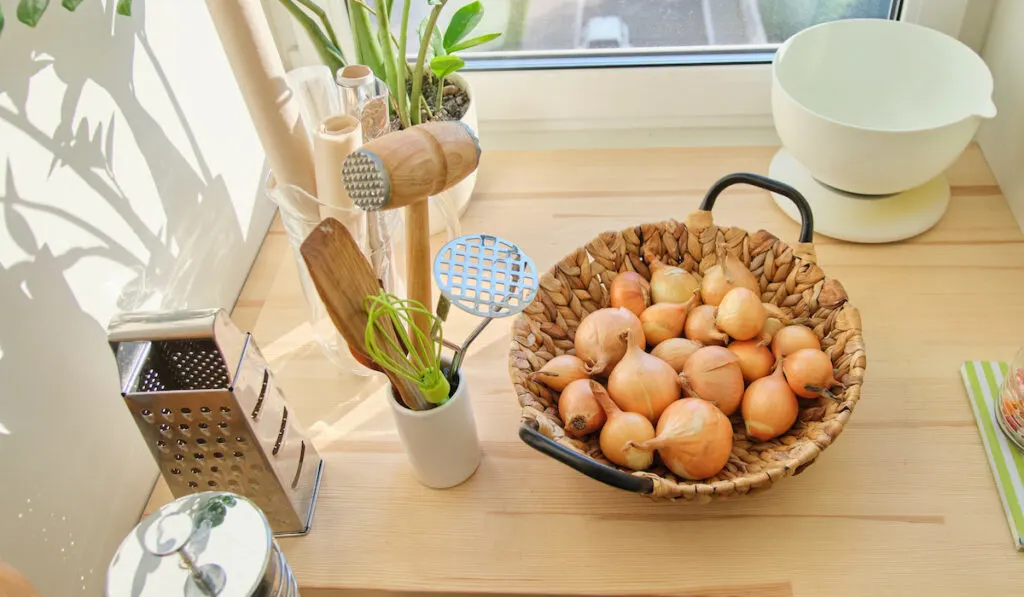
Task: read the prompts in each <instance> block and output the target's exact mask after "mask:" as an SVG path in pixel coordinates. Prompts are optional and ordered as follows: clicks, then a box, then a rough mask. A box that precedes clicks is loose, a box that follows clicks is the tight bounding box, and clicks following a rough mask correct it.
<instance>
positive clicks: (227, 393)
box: [107, 309, 323, 536]
mask: <svg viewBox="0 0 1024 597" xmlns="http://www.w3.org/2000/svg"><path fill="white" fill-rule="evenodd" d="M107 339H108V341H109V342H110V347H111V348H112V349H113V351H114V356H115V358H116V359H117V368H118V371H119V374H120V378H121V379H120V381H121V395H122V396H123V397H124V402H125V405H126V406H127V407H128V410H130V411H131V413H132V417H133V418H134V419H135V423H136V424H137V425H138V427H139V431H141V432H142V437H143V439H144V440H145V442H146V445H147V447H148V448H149V450H150V452H151V453H152V454H153V458H155V459H156V462H157V465H158V466H159V468H160V473H161V474H162V475H163V477H164V480H166V481H167V485H168V486H169V487H170V489H171V493H173V494H174V497H176V498H180V497H183V496H186V495H190V494H195V493H199V492H201V491H211V490H212V491H230V492H232V493H237V494H239V495H242V496H245V497H247V498H249V499H251V500H252V501H253V502H255V504H256V505H257V506H259V508H260V509H261V510H262V511H263V512H264V513H265V514H266V516H267V520H268V521H269V522H270V526H271V528H273V530H274V533H275V534H277V535H279V536H281V535H301V534H305V533H306V532H307V531H308V530H309V526H310V523H311V521H312V518H313V510H314V508H315V507H316V495H317V490H318V489H319V487H320V474H321V470H322V465H323V460H322V459H321V458H320V455H319V454H318V453H317V451H316V448H314V447H313V444H312V443H311V442H310V441H309V438H308V437H306V436H305V434H304V432H303V430H302V427H301V426H299V424H298V422H297V421H296V419H295V415H294V414H293V413H292V412H291V409H290V408H289V407H288V404H287V403H286V402H285V399H284V395H283V394H282V393H281V391H280V390H279V389H278V387H277V384H276V383H275V382H274V376H273V373H272V372H271V370H270V366H269V365H268V364H267V361H266V359H265V358H264V357H263V355H262V354H261V353H260V350H259V348H258V347H257V346H256V342H255V340H253V337H252V335H251V334H249V333H248V332H243V331H241V330H240V329H238V327H237V326H236V325H235V323H234V322H233V321H231V318H230V317H228V315H227V313H225V312H224V311H223V310H221V309H207V310H192V311H172V312H162V313H128V314H123V315H119V316H117V317H115V318H114V319H113V320H112V321H111V322H110V326H109V328H108V329H107Z"/></svg>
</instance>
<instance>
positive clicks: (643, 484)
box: [519, 420, 654, 493]
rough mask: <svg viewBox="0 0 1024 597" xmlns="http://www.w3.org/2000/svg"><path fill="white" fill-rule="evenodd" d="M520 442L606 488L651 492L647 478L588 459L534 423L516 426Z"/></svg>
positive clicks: (651, 487)
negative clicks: (550, 436) (551, 436)
mask: <svg viewBox="0 0 1024 597" xmlns="http://www.w3.org/2000/svg"><path fill="white" fill-rule="evenodd" d="M519 439H521V440H523V442H524V443H525V444H526V445H528V446H530V447H531V448H533V449H534V450H537V451H538V452H540V453H541V454H545V455H547V456H550V457H552V458H554V459H555V460H557V461H558V462H561V463H562V464H564V465H566V466H568V467H570V468H573V469H576V470H577V471H579V472H581V473H583V474H584V475H586V476H588V477H590V478H591V479H594V480H595V481H600V482H602V483H604V484H605V485H611V486H612V487H615V488H618V489H625V490H626V491H633V492H636V493H652V492H653V491H654V481H651V480H650V479H648V478H647V477H638V476H636V475H631V474H629V473H625V472H622V471H620V470H619V469H617V468H613V467H610V466H608V465H607V464H601V463H600V462H598V461H596V460H591V459H590V458H587V457H586V456H583V455H582V454H580V453H578V452H575V451H573V450H571V449H569V448H566V447H565V446H563V445H561V444H559V443H558V442H556V441H554V440H553V439H551V438H549V437H547V436H545V435H544V434H543V433H541V432H540V426H539V425H538V424H537V421H533V420H526V421H523V424H522V425H521V426H520V427H519Z"/></svg>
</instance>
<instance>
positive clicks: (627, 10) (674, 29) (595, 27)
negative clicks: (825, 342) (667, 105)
mask: <svg viewBox="0 0 1024 597" xmlns="http://www.w3.org/2000/svg"><path fill="white" fill-rule="evenodd" d="M468 2H469V0H451V1H450V2H449V3H448V5H449V8H448V9H446V10H445V14H444V16H450V15H451V14H452V13H454V12H455V9H457V8H459V7H460V6H463V5H465V4H467V3H468ZM400 3H401V0H399V2H396V8H395V9H393V10H392V18H393V19H394V20H395V21H396V22H397V20H398V19H400V15H401V12H400V11H399V10H397V5H400ZM484 5H485V7H486V13H485V16H484V19H483V21H482V22H481V23H480V26H479V30H480V31H501V32H502V35H501V37H499V38H497V39H496V40H494V41H492V42H489V43H487V44H483V45H481V46H477V47H475V48H472V49H471V50H468V51H467V54H470V53H477V54H478V55H480V56H481V57H482V56H486V55H488V54H492V55H493V54H495V53H531V54H536V53H544V52H550V53H554V54H559V55H564V54H566V53H576V54H579V55H580V56H581V57H585V56H586V53H587V52H592V53H599V52H602V51H604V52H607V51H622V50H633V51H635V52H638V53H640V52H643V51H652V50H655V51H662V52H663V51H665V50H670V49H678V50H680V51H693V50H694V49H696V48H701V49H711V50H714V49H718V50H722V49H726V48H724V47H729V46H731V47H736V46H741V47H742V46H765V45H772V44H778V43H781V42H783V41H785V40H786V39H787V38H788V37H790V36H791V35H793V34H794V33H796V32H798V31H800V30H801V29H805V28H807V27H810V26H812V25H816V24H818V23H824V22H826V21H833V20H837V19H850V18H893V17H895V16H896V13H897V8H898V6H897V5H898V0H897V1H890V0H486V1H485V2H484ZM410 9H411V18H412V22H413V23H418V22H420V21H421V20H422V19H424V18H425V17H426V15H427V13H428V9H429V6H428V5H427V3H425V2H415V3H414V4H413V5H412V6H411V7H410ZM444 16H443V17H442V18H444ZM413 51H415V48H414V49H413ZM467 57H469V56H467Z"/></svg>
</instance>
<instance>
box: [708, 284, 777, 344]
mask: <svg viewBox="0 0 1024 597" xmlns="http://www.w3.org/2000/svg"><path fill="white" fill-rule="evenodd" d="M764 320H765V312H764V307H763V306H761V297H759V296H758V295H757V294H755V293H754V292H753V291H752V290H750V289H749V288H733V289H732V290H730V291H729V292H727V293H725V296H724V297H722V302H720V303H719V304H718V310H717V311H716V312H715V325H716V326H717V327H718V329H720V330H722V331H723V332H725V333H726V334H728V335H729V336H731V337H733V338H735V339H736V340H750V339H751V338H755V337H757V336H760V334H761V329H762V328H763V327H764Z"/></svg>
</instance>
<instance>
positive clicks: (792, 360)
mask: <svg viewBox="0 0 1024 597" xmlns="http://www.w3.org/2000/svg"><path fill="white" fill-rule="evenodd" d="M691 358H692V357H691ZM782 372H783V373H784V374H785V375H786V381H788V382H789V387H790V388H792V389H793V392H794V393H795V394H796V395H797V396H800V397H801V398H817V397H818V396H820V395H822V394H826V395H830V393H829V392H828V389H829V388H831V387H832V386H834V385H838V384H839V382H838V381H836V380H835V378H834V377H833V371H832V360H831V359H829V358H828V355H827V354H825V353H824V352H822V351H820V350H817V349H815V348H801V349H800V350H798V351H796V352H794V353H792V354H790V355H789V356H787V357H786V358H784V359H782Z"/></svg>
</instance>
